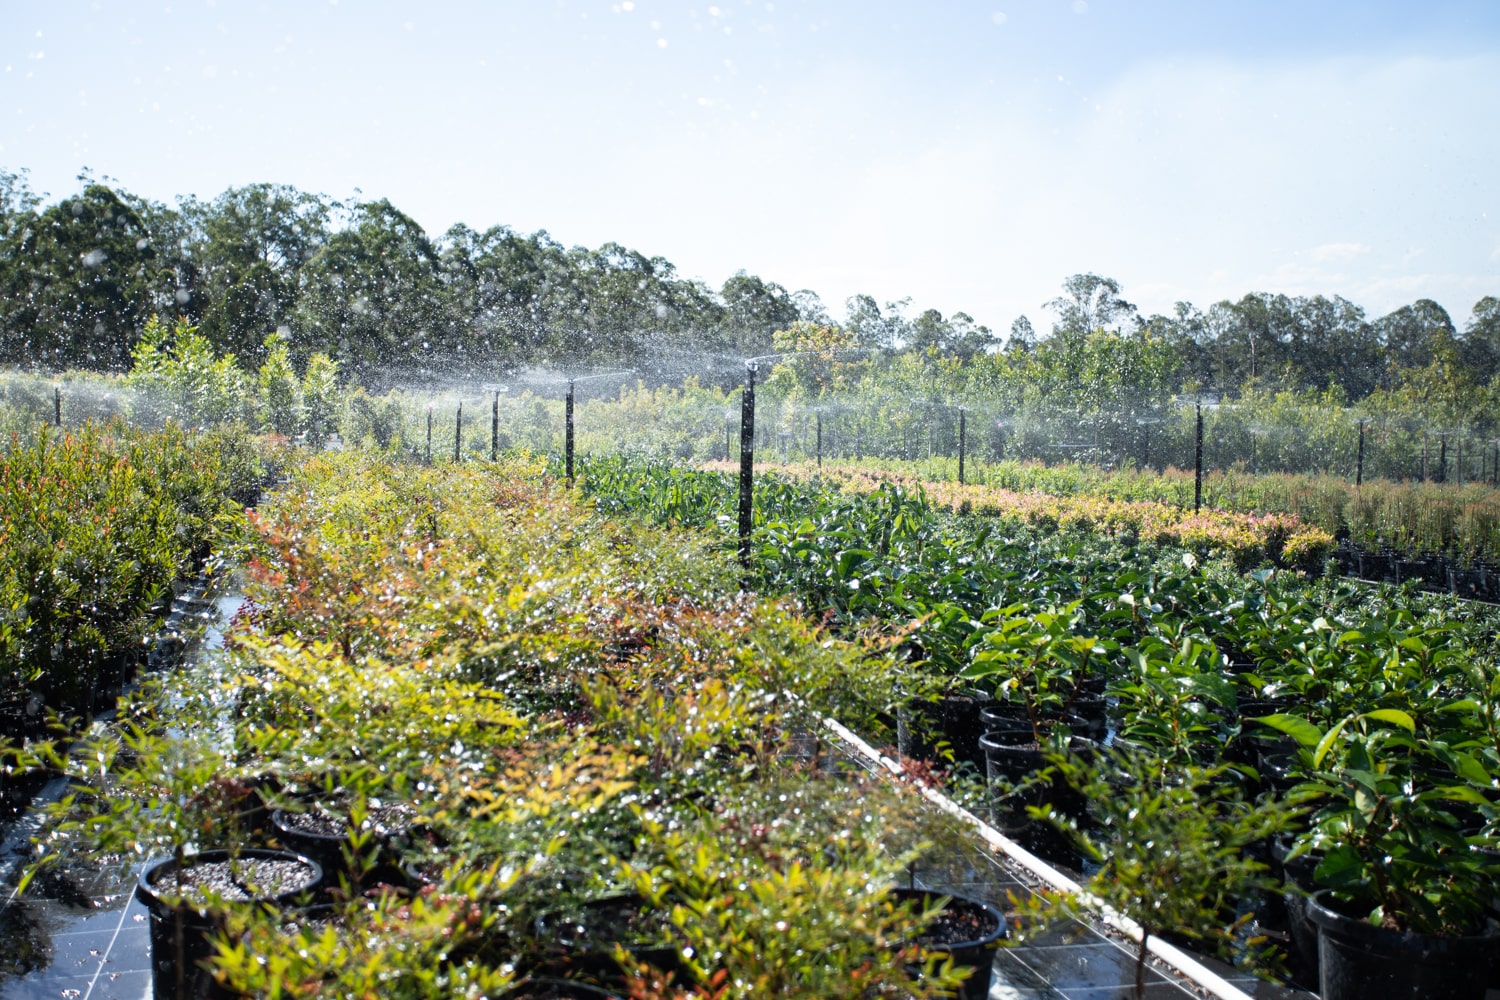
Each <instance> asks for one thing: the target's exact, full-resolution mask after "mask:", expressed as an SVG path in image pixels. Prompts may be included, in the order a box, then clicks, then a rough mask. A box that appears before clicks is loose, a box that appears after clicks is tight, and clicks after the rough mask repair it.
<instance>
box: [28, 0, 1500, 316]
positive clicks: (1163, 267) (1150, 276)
mask: <svg viewBox="0 0 1500 1000" xmlns="http://www.w3.org/2000/svg"><path fill="white" fill-rule="evenodd" d="M1497 122H1500V3H1496V2H1494V0H1423V2H1421V3H1415V2H1410V0H1400V2H1384V0H1365V2H1350V0H1317V2H1309V0H987V2H964V0H920V2H886V0H775V2H766V0H717V3H716V4H709V3H704V2H701V0H491V2H482V3H481V2H472V3H463V2H452V0H427V2H424V3H409V2H408V3H394V2H375V0H287V2H256V0H242V2H236V0H173V2H170V3H161V2H150V0H135V2H123V0H115V2H103V0H100V2H87V0H44V2H32V0H0V168H5V169H9V170H13V171H19V170H21V169H23V168H24V169H26V170H28V171H29V181H30V184H31V186H32V188H33V189H34V190H35V191H37V192H38V193H41V192H45V193H47V195H48V196H49V197H48V199H47V200H48V201H49V202H52V201H56V200H58V199H60V198H63V197H67V196H69V195H72V194H74V193H76V192H77V191H79V190H80V189H81V183H80V181H79V180H78V179H77V178H78V175H79V173H80V172H81V171H82V170H83V169H84V168H87V169H89V170H91V171H92V172H93V173H94V174H95V175H96V176H100V177H106V178H109V179H111V180H112V181H113V182H114V183H117V185H118V186H119V187H122V188H124V189H125V190H128V191H130V192H132V193H134V194H136V195H140V196H143V197H146V198H150V199H153V200H158V201H163V202H166V203H168V204H171V203H173V202H174V201H175V199H176V198H177V197H178V196H179V195H189V194H191V195H196V196H198V197H200V198H212V197H213V196H215V195H217V194H219V193H221V192H223V191H224V190H226V189H227V188H229V187H233V186H240V185H246V184H252V183H259V182H274V183H286V184H292V185H294V186H296V187H298V188H300V189H302V190H306V191H313V192H321V193H324V194H327V195H329V196H330V197H334V198H340V199H346V198H351V197H356V196H357V197H362V198H366V199H378V198H388V199H389V200H390V201H391V202H392V203H393V204H394V205H395V206H396V207H397V208H399V209H401V210H402V211H404V212H405V213H407V214H408V215H410V216H411V217H412V218H414V219H415V220H416V221H417V222H418V223H420V224H421V225H422V226H423V227H424V228H425V229H426V230H427V232H428V233H429V234H430V235H432V236H435V237H436V236H439V235H441V234H442V233H443V232H444V231H445V230H446V229H447V228H448V227H449V226H451V225H453V224H455V223H460V222H461V223H464V224H467V225H468V226H470V227H472V228H475V229H479V230H483V229H486V228H489V227H490V226H493V225H506V226H509V227H511V228H512V229H514V230H516V231H519V232H526V233H529V232H533V231H535V230H539V229H545V230H547V231H548V232H549V233H550V234H551V235H552V236H553V238H555V239H557V240H558V241H560V242H561V243H563V244H565V245H569V246H572V245H584V246H590V247H597V246H599V245H600V244H602V243H605V242H609V241H613V242H616V243H620V244H623V245H625V246H627V247H631V248H633V249H636V250H639V251H641V252H642V253H645V254H647V255H648V256H660V257H664V258H666V259H667V260H669V261H671V262H672V263H673V264H674V265H675V266H676V268H677V271H678V274H679V276H681V277H686V278H699V279H702V280H703V281H705V282H707V283H708V284H709V285H710V286H712V287H714V288H718V287H719V286H720V285H722V283H723V281H724V280H725V279H726V278H727V277H729V276H731V275H732V274H734V273H735V272H736V271H739V270H744V271H746V272H748V273H750V274H755V275H759V276H760V277H762V278H764V279H765V280H767V281H774V282H778V283H780V284H781V285H783V286H785V287H786V288H787V289H788V290H791V291H796V290H799V289H804V288H805V289H811V290H813V291H815V292H816V293H818V295H819V296H820V297H821V298H822V300H823V302H824V303H825V305H826V306H827V307H828V309H829V311H830V313H831V314H832V315H833V316H834V317H835V318H841V317H842V316H843V315H844V302H845V300H846V299H847V298H848V297H849V296H851V295H854V294H857V293H860V294H868V295H872V296H874V297H875V298H876V299H877V300H878V301H880V302H882V303H885V302H889V301H894V300H898V299H906V298H909V299H910V304H909V305H908V306H907V307H906V309H907V315H908V316H914V315H915V314H916V313H917V312H920V311H921V310H923V309H928V308H934V309H937V310H939V311H941V312H942V313H943V314H944V315H950V316H951V315H952V314H953V313H955V312H959V311H962V312H966V313H968V314H969V315H970V316H972V317H973V318H974V319H975V320H976V321H977V322H979V323H982V324H985V325H987V326H989V327H991V328H992V329H994V330H996V331H997V332H998V333H1002V334H1003V333H1004V332H1006V331H1007V330H1008V329H1009V327H1010V324H1011V322H1012V321H1013V320H1014V319H1015V318H1016V317H1017V316H1019V315H1026V316H1028V317H1029V318H1030V319H1031V321H1032V323H1033V324H1034V325H1035V326H1036V327H1037V328H1038V329H1039V330H1045V329H1047V328H1048V327H1049V326H1050V323H1051V321H1052V319H1053V315H1052V313H1051V312H1050V311H1049V310H1047V309H1046V308H1045V303H1046V302H1048V301H1049V300H1051V299H1052V298H1054V297H1056V296H1057V295H1059V294H1060V293H1061V285H1062V282H1063V280H1064V279H1065V278H1066V277H1067V276H1069V275H1071V274H1076V273H1082V272H1094V273H1097V274H1101V275H1105V276H1108V277H1111V278H1114V279H1115V280H1116V281H1118V282H1119V283H1120V284H1121V286H1122V291H1123V294H1124V297H1125V298H1126V299H1128V300H1129V301H1131V302H1133V303H1135V304H1136V305H1137V306H1138V307H1139V308H1140V310H1141V312H1142V314H1150V313H1156V312H1161V313H1170V312H1171V311H1172V309H1173V306H1174V303H1176V302H1178V301H1188V302H1191V303H1193V304H1195V305H1197V306H1198V307H1200V308H1207V307H1208V306H1209V305H1211V304H1212V303H1214V302H1217V301H1221V300H1223V299H1238V298H1239V297H1241V296H1242V295H1245V294H1247V293H1250V292H1269V293H1284V294H1287V295H1318V294H1321V295H1327V296H1333V295H1341V296H1343V297H1345V298H1347V299H1350V300H1351V301H1353V302H1355V303H1357V304H1359V305H1360V306H1362V307H1364V309H1365V310H1366V312H1367V314H1368V315H1369V316H1370V317H1371V318H1374V317H1376V316H1380V315H1383V314H1385V313H1387V312H1390V311H1391V310H1394V309H1396V308H1399V307H1400V306H1402V305H1405V304H1408V303H1410V302H1413V301H1415V300H1417V299H1419V298H1430V299H1434V300H1436V301H1437V302H1438V303H1439V304H1441V305H1443V306H1444V307H1445V308H1447V310H1448V311H1449V312H1450V314H1452V316H1453V318H1454V320H1455V322H1456V323H1458V324H1459V326H1460V327H1461V326H1462V325H1463V324H1464V322H1465V321H1466V320H1467V319H1468V316H1469V313H1470V309H1471V307H1472V306H1473V304H1474V303H1475V302H1476V301H1478V300H1479V299H1480V298H1481V297H1483V296H1485V295H1500V128H1496V123H1497Z"/></svg>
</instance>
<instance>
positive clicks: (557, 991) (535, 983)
mask: <svg viewBox="0 0 1500 1000" xmlns="http://www.w3.org/2000/svg"><path fill="white" fill-rule="evenodd" d="M500 1000H621V997H620V995H619V994H617V993H611V992H610V991H609V990H606V989H602V988H601V987H598V986H590V985H589V984H588V983H580V982H575V981H573V980H569V979H531V980H528V981H527V982H524V983H522V984H521V985H519V986H514V987H512V988H510V989H509V990H506V991H505V992H504V993H502V994H500Z"/></svg>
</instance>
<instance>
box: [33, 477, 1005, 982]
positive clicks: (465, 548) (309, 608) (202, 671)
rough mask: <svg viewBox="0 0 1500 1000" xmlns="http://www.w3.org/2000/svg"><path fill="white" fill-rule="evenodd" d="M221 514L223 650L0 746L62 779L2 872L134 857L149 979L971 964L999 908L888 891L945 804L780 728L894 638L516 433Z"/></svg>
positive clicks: (824, 700)
mask: <svg viewBox="0 0 1500 1000" xmlns="http://www.w3.org/2000/svg"><path fill="white" fill-rule="evenodd" d="M247 516H248V523H247V525H246V540H245V541H244V542H243V543H242V547H241V554H242V558H243V566H244V570H243V578H242V580H241V581H240V583H241V585H242V586H243V589H244V594H245V596H246V598H247V603H246V605H245V607H244V610H243V611H242V612H241V613H240V614H239V615H238V616H237V618H236V619H235V621H234V622H233V624H232V625H231V627H230V628H229V629H228V631H227V633H226V637H225V641H226V647H225V651H224V652H223V653H222V654H220V655H216V656H209V657H204V658H202V659H201V660H197V661H193V662H191V663H190V664H189V665H188V666H186V667H185V668H184V669H183V670H181V671H179V672H175V673H170V674H166V675H162V676H153V677H150V678H148V679H147V680H146V681H145V682H144V683H143V684H142V685H141V686H140V687H139V689H138V690H136V691H135V692H133V693H132V694H130V695H129V696H127V697H126V698H124V699H123V700H122V701H121V703H120V705H119V707H118V710H117V713H116V716H115V719H114V720H113V721H111V722H109V723H108V724H106V723H103V722H100V723H96V724H95V725H94V726H93V727H91V728H90V729H89V730H88V731H87V732H86V733H85V734H84V735H83V737H82V738H81V741H79V742H75V743H74V745H73V747H72V752H71V753H68V752H67V751H66V750H65V748H64V745H63V743H62V742H61V741H59V742H47V741H32V742H31V743H29V744H28V745H27V746H26V747H25V748H12V750H11V753H12V755H13V756H15V757H16V758H17V759H27V760H31V761H39V762H44V763H46V764H49V765H50V766H52V767H54V768H57V769H60V770H65V771H66V772H67V774H68V775H69V776H70V778H71V780H72V791H71V792H70V793H69V794H68V795H66V796H65V797H64V798H63V799H62V800H61V801H59V802H58V803H57V804H56V805H55V806H53V807H51V809H50V811H49V813H48V817H47V819H48V822H47V825H46V827H45V830H44V832H43V834H42V835H41V837H40V839H39V843H38V851H39V861H38V868H37V869H36V870H39V871H40V870H45V869H46V868H47V867H48V866H49V865H53V864H62V863H67V862H69V861H70V860H72V859H78V858H85V857H96V858H102V859H103V860H105V861H106V862H107V863H113V864H118V865H122V866H140V869H141V876H140V879H141V881H140V886H139V889H138V892H139V893H140V895H142V897H143V898H145V899H147V901H148V906H149V907H150V910H151V914H152V917H151V920H152V932H153V937H152V963H153V971H154V981H155V989H156V995H157V996H171V997H177V996H195V997H196V996H210V995H214V996H239V995H244V996H257V997H259V996H280V997H332V996H339V997H343V996H357V997H366V996H380V997H452V996H472V997H480V996H491V997H494V996H507V997H511V998H521V997H535V998H541V997H605V996H614V997H624V996H627V995H628V996H631V997H730V996H736V997H738V996H744V997H752V996H754V997H759V996H778V997H780V996H785V997H806V998H809V1000H811V998H815V997H819V998H821V997H840V996H843V997H868V996H899V997H922V996H939V995H953V991H954V990H960V989H961V990H965V991H967V992H966V993H965V995H980V994H982V993H983V992H984V991H985V990H986V989H987V987H988V975H989V972H988V966H989V964H990V959H991V956H992V953H993V949H994V948H995V947H996V945H997V942H998V941H999V940H1000V939H1001V938H1002V937H1003V936H1004V932H1005V926H1004V923H1003V915H1002V914H1001V913H1000V912H998V911H996V910H995V909H993V908H990V907H987V906H984V905H980V904H969V905H966V906H965V905H961V904H960V903H959V902H957V901H945V900H944V899H943V898H942V897H939V896H937V895H936V894H924V893H922V892H912V891H910V890H898V885H901V884H910V879H911V878H912V873H913V872H914V871H919V870H921V868H922V867H923V865H924V864H925V860H924V859H926V858H928V857H929V856H931V853H932V852H933V851H934V850H936V849H938V848H939V847H940V846H941V845H943V844H945V843H952V842H954V840H955V838H958V837H960V836H961V834H960V832H959V831H958V830H957V829H955V828H954V826H953V825H952V822H951V821H950V820H948V819H946V818H945V817H943V816H942V815H941V814H937V813H934V812H933V811H932V810H930V809H928V808H925V807H924V803H923V800H922V799H921V797H920V795H919V794H918V792H917V790H916V789H915V788H914V787H912V786H910V785H906V784H902V783H899V782H889V781H882V780H876V779H874V778H871V777H868V776H865V775H864V774H863V772H857V773H850V772H847V771H846V770H845V769H842V768H838V767H835V766H833V764H832V762H831V760H830V759H827V758H825V757H824V756H823V754H822V752H821V751H820V749H819V743H818V741H817V740H815V739H813V738H812V737H811V734H812V732H813V731H814V729H815V727H816V726H817V724H818V720H819V719H821V718H822V717H824V716H826V715H832V716H836V717H838V718H841V719H845V720H849V721H850V722H851V723H853V724H854V725H856V726H858V727H860V728H861V729H863V730H866V731H879V726H880V723H879V719H880V717H881V716H882V715H883V714H885V713H887V712H889V711H891V710H892V709H893V707H894V706H893V704H892V703H891V701H890V698H891V692H892V691H894V690H895V689H896V684H895V680H894V679H895V678H896V677H897V676H898V675H899V674H900V673H901V672H902V671H903V670H904V669H905V667H904V664H903V662H902V660H901V658H900V656H899V655H898V653H897V651H896V650H895V649H894V648H893V647H889V646H886V645H882V644H874V645H871V644H867V643H864V642H862V641H859V640H858V639H857V638H844V637H841V636H837V635H834V634H833V633H831V632H830V631H828V630H826V629H824V628H821V627H819V626H817V625H816V624H814V623H813V622H811V621H810V620H809V619H808V618H807V617H806V616H805V615H803V614H801V613H800V611H799V608H798V606H797V604H796V602H795V601H792V600H790V599H787V598H781V599H767V598H762V597H758V596H756V595H754V594H751V593H748V592H745V591H743V590H742V589H741V587H740V586H739V580H738V567H737V565H736V563H735V562H734V560H733V555H732V553H731V552H728V551H726V550H724V548H723V547H722V546H721V545H720V544H719V542H718V539H717V538H711V537H706V536H704V535H703V534H702V533H690V532H684V531H681V530H671V531H667V530H663V529H660V528H655V527H651V526H649V525H648V524H646V523H645V522H644V521H643V520H642V519H639V518H634V517H628V516H612V515H606V514H602V513H600V512H599V511H597V510H596V509H594V507H593V506H592V505H590V504H588V503H586V502H583V501H581V500H580V499H579V498H578V497H577V495H576V494H575V493H574V492H572V491H569V490H568V489H566V488H565V487H564V486H563V485H562V484H561V483H560V482H558V481H557V480H555V479H553V478H552V477H550V476H548V475H546V474H545V472H544V470H543V469H542V468H541V466H540V464H538V463H528V461H527V460H524V459H515V460H508V461H506V462H502V463H499V464H493V465H491V464H485V465H483V466H481V465H479V464H477V463H476V464H472V465H465V466H457V467H455V466H451V465H449V466H443V467H437V468H433V467H424V466H421V465H416V464H406V463H400V462H392V461H391V460H390V458H389V457H388V456H384V455H370V454H365V453H361V452H357V451H352V450H351V451H346V452H340V453H329V454H326V455H321V456H306V457H305V460H303V461H302V462H300V463H299V464H297V465H296V466H295V467H292V468H290V469H289V470H288V473H287V477H286V480H285V481H284V482H283V483H282V484H281V485H279V486H278V487H277V488H276V489H275V490H274V491H272V492H270V493H269V494H268V495H267V496H266V497H265V499H264V500H263V501H262V502H261V503H260V504H259V505H258V506H257V507H256V509H255V510H254V511H253V512H252V513H250V514H249V515H247ZM851 802H858V803H859V805H860V808H858V809H856V810H851V809H850V808H849V805H850V803H851ZM976 991H977V993H976Z"/></svg>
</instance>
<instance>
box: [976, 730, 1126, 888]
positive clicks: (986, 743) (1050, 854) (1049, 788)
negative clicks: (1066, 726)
mask: <svg viewBox="0 0 1500 1000" xmlns="http://www.w3.org/2000/svg"><path fill="white" fill-rule="evenodd" d="M979 743H980V747H981V748H982V749H983V751H984V757H985V778H986V781H987V783H988V787H989V800H990V822H991V823H992V824H994V826H995V827H996V829H998V830H999V831H1000V832H1001V833H1003V834H1005V835H1006V836H1007V837H1009V838H1011V839H1012V840H1014V841H1015V842H1016V843H1018V844H1020V845H1021V846H1022V847H1024V848H1026V849H1027V850H1029V851H1031V852H1033V853H1035V854H1037V855H1039V856H1040V857H1042V858H1045V859H1046V860H1048V861H1052V862H1055V863H1058V864H1062V865H1067V866H1069V867H1073V868H1077V867H1079V865H1080V858H1079V855H1078V851H1077V849H1076V848H1075V846H1074V845H1073V844H1071V843H1069V842H1068V840H1067V838H1065V837H1064V836H1063V835H1062V834H1060V833H1059V832H1058V831H1057V830H1056V829H1055V828H1054V827H1053V826H1052V824H1050V823H1048V822H1046V821H1045V820H1037V819H1032V818H1031V816H1030V815H1029V814H1028V813H1027V807H1028V806H1038V807H1040V806H1045V805H1051V806H1052V807H1054V808H1056V809H1057V810H1058V811H1060V812H1062V813H1064V814H1065V815H1068V816H1071V817H1072V818H1074V819H1075V820H1079V821H1081V822H1087V821H1088V817H1087V812H1088V808H1087V807H1088V803H1087V802H1086V801H1085V800H1084V798H1083V796H1081V795H1079V794H1078V792H1076V791H1075V790H1074V789H1072V788H1070V787H1068V785H1067V784H1066V783H1064V782H1061V781H1054V780H1048V779H1040V780H1035V779H1036V775H1037V773H1038V772H1040V771H1041V770H1043V769H1044V768H1045V767H1046V766H1047V753H1048V752H1049V751H1048V749H1047V748H1043V747H1040V746H1038V745H1037V744H1036V742H1035V740H1034V738H1033V735H1032V732H1031V730H1030V729H1011V730H997V731H994V732H988V733H985V734H984V735H983V736H982V737H981V738H980V741H979ZM1068 749H1069V750H1070V751H1072V752H1074V753H1089V752H1091V751H1093V750H1095V749H1097V745H1096V744H1095V743H1093V742H1092V741H1090V740H1086V739H1082V738H1080V737H1076V736H1075V737H1073V738H1072V739H1071V740H1070V741H1069V743H1068ZM1018 785H1019V786H1020V787H1019V788H1017V787H1016V786H1018Z"/></svg>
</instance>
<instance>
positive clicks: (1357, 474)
mask: <svg viewBox="0 0 1500 1000" xmlns="http://www.w3.org/2000/svg"><path fill="white" fill-rule="evenodd" d="M1364 481H1365V422H1364V421H1363V420H1361V421H1360V422H1359V450H1358V451H1357V452H1356V453H1355V457H1354V485H1355V486H1362V485H1364Z"/></svg>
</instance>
